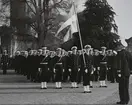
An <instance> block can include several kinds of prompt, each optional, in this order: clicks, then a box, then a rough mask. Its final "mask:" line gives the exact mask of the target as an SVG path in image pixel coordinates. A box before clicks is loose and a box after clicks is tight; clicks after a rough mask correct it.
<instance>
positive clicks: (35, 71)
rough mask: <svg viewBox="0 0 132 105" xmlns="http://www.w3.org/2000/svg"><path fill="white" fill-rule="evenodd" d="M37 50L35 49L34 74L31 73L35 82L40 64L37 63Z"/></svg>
mask: <svg viewBox="0 0 132 105" xmlns="http://www.w3.org/2000/svg"><path fill="white" fill-rule="evenodd" d="M37 53H38V52H37V50H33V65H32V68H33V69H32V75H31V78H32V81H33V82H36V74H37V71H38V65H37V62H38V61H37V59H38V56H37Z"/></svg>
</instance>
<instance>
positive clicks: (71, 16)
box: [55, 6, 78, 37]
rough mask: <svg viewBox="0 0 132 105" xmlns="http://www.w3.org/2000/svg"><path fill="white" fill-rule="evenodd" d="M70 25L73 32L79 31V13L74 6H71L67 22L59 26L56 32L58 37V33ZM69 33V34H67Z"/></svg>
mask: <svg viewBox="0 0 132 105" xmlns="http://www.w3.org/2000/svg"><path fill="white" fill-rule="evenodd" d="M68 26H71V27H70V28H71V33H72V34H73V33H75V32H78V29H77V15H76V13H75V10H74V6H72V7H71V9H70V12H69V14H68V19H67V21H66V22H64V23H63V24H62V25H61V27H60V28H59V30H58V31H57V33H56V35H55V36H56V37H57V36H58V34H59V33H60V32H61V31H62V30H63V29H65V28H66V27H68ZM66 35H67V34H66Z"/></svg>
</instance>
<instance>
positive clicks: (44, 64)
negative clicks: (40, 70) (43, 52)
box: [40, 63, 48, 65]
mask: <svg viewBox="0 0 132 105" xmlns="http://www.w3.org/2000/svg"><path fill="white" fill-rule="evenodd" d="M40 64H43V65H47V64H48V63H40Z"/></svg>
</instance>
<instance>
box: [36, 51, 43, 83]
mask: <svg viewBox="0 0 132 105" xmlns="http://www.w3.org/2000/svg"><path fill="white" fill-rule="evenodd" d="M42 60H43V56H42V49H38V53H37V61H36V63H37V69H38V70H37V73H36V82H40V77H41V64H40V63H41V61H42Z"/></svg>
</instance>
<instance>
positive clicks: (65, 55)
mask: <svg viewBox="0 0 132 105" xmlns="http://www.w3.org/2000/svg"><path fill="white" fill-rule="evenodd" d="M62 55H63V58H62V61H63V68H64V72H63V82H66V81H67V80H68V77H69V71H68V63H69V56H68V53H67V52H66V51H64V50H63V54H62Z"/></svg>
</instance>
